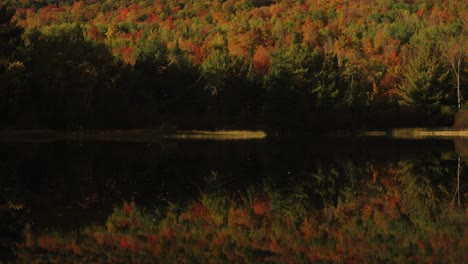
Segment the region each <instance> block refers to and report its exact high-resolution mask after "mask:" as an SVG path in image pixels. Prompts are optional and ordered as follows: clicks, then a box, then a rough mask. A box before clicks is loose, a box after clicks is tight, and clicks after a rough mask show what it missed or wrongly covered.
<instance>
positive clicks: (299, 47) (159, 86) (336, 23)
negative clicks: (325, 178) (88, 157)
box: [0, 0, 468, 134]
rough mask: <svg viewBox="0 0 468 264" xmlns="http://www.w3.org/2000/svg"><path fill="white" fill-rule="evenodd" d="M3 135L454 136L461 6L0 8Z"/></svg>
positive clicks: (103, 4)
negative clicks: (429, 130)
mask: <svg viewBox="0 0 468 264" xmlns="http://www.w3.org/2000/svg"><path fill="white" fill-rule="evenodd" d="M0 5H1V6H0V128H4V129H6V128H14V129H38V128H40V129H44V128H48V129H57V130H80V129H128V128H157V129H161V130H178V129H263V130H266V131H274V132H276V133H285V134H290V133H296V132H301V133H303V132H305V133H308V132H328V131H353V130H371V129H389V128H394V127H414V126H451V125H452V124H453V120H454V116H455V115H456V113H457V112H460V111H464V110H465V109H468V103H465V100H464V98H465V97H468V88H466V87H467V83H468V64H467V61H468V59H467V50H468V28H467V23H468V2H467V1H464V0H450V1H449V0H397V1H390V0H363V1H355V0H332V1H322V0H204V1H198V0H186V1H182V0H173V1H169V0H151V1H149V0H139V1H135V0H127V1H122V0H120V1H109V0H83V1H69V0H68V1H61V0H38V1H37V0H36V1H33V0H17V1H11V0H7V1H0Z"/></svg>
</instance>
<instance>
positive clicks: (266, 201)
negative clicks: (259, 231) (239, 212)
mask: <svg viewBox="0 0 468 264" xmlns="http://www.w3.org/2000/svg"><path fill="white" fill-rule="evenodd" d="M252 208H253V211H254V213H255V214H256V215H264V214H266V213H268V212H269V211H270V208H271V200H270V197H269V196H268V194H267V193H260V194H257V195H256V196H255V198H254V200H253V202H252Z"/></svg>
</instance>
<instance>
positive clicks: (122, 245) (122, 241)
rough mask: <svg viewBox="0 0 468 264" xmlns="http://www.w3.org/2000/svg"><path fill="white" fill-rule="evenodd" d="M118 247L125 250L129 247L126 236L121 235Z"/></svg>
mask: <svg viewBox="0 0 468 264" xmlns="http://www.w3.org/2000/svg"><path fill="white" fill-rule="evenodd" d="M119 246H120V249H122V250H126V249H128V248H130V243H129V242H128V240H127V238H125V237H121V238H120V242H119Z"/></svg>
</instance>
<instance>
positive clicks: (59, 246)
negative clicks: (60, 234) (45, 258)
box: [38, 236, 66, 251]
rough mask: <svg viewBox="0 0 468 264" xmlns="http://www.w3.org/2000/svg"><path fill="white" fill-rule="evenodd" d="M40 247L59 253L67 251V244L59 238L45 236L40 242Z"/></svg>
mask: <svg viewBox="0 0 468 264" xmlns="http://www.w3.org/2000/svg"><path fill="white" fill-rule="evenodd" d="M38 245H39V247H41V248H43V249H45V250H47V251H59V250H64V249H66V246H65V244H63V243H62V241H60V240H59V239H58V238H57V237H50V236H44V237H41V238H39V240H38Z"/></svg>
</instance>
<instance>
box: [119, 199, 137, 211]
mask: <svg viewBox="0 0 468 264" xmlns="http://www.w3.org/2000/svg"><path fill="white" fill-rule="evenodd" d="M134 209H135V202H133V201H132V202H131V203H128V202H126V201H125V202H124V204H123V206H122V212H123V213H124V214H131V213H132V212H133V210H134Z"/></svg>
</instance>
